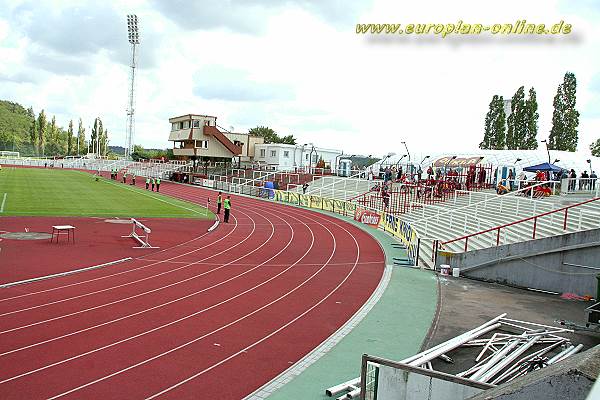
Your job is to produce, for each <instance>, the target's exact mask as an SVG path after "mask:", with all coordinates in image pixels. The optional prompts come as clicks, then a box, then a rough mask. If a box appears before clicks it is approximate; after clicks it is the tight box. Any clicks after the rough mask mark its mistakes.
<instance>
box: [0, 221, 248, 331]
mask: <svg viewBox="0 0 600 400" xmlns="http://www.w3.org/2000/svg"><path fill="white" fill-rule="evenodd" d="M234 219H235V218H234ZM235 221H236V224H235V225H234V229H232V230H231V231H230V232H229V233H227V234H226V235H224V236H223V237H221V238H220V239H219V240H216V241H214V242H211V243H209V244H207V245H205V246H202V247H200V248H197V249H194V250H191V251H188V252H186V253H183V254H180V255H177V256H173V257H171V258H167V259H166V260H162V261H157V262H153V263H150V264H146V265H142V266H141V267H138V268H132V269H129V270H127V271H123V272H118V273H115V274H110V275H106V276H102V277H99V278H94V279H89V280H87V281H82V282H77V283H72V284H69V285H64V286H59V287H57V288H52V289H46V290H42V291H39V292H35V293H28V294H24V295H19V296H14V297H10V298H8V299H4V300H0V302H2V301H5V300H10V299H16V298H19V297H24V296H27V295H32V294H37V293H44V292H49V291H52V290H57V289H62V288H65V287H70V286H75V285H81V284H84V283H89V282H93V281H96V280H100V279H106V278H109V277H112V276H117V275H121V274H126V273H129V272H133V271H138V270H142V269H145V268H148V267H152V266H154V265H159V264H162V263H165V262H167V261H171V260H174V259H177V258H180V257H184V256H186V255H189V254H192V253H195V252H198V251H200V250H202V249H204V248H206V247H209V246H211V245H213V244H215V243H218V242H220V241H221V240H224V239H225V238H227V236H229V235H231V234H232V233H233V231H234V230H235V228H236V227H237V219H236V220H235ZM250 234H252V232H250ZM247 239H248V237H247V238H246V239H244V240H247ZM236 246H237V245H236ZM233 247H235V246H233ZM233 247H231V248H233ZM225 251H227V249H225V250H223V251H221V252H219V253H216V254H213V255H212V256H209V257H205V258H202V259H200V260H198V261H196V263H198V262H200V261H205V260H208V259H210V258H212V257H215V256H217V255H220V254H222V253H224V252H225ZM140 261H144V260H143V259H140ZM192 264H195V263H190V264H188V265H187V266H183V267H179V268H175V269H172V270H169V271H165V272H161V273H159V274H156V275H151V276H147V277H145V278H143V279H138V280H134V281H130V282H127V283H125V284H121V285H117V286H111V287H108V288H105V289H102V290H98V291H95V292H89V293H86V294H83V295H79V296H74V297H68V298H66V299H62V300H56V301H53V302H50V303H44V304H39V305H37V306H31V307H28V308H23V309H18V310H14V311H10V312H6V313H3V314H0V317H2V316H5V315H9V314H14V313H19V312H24V311H28V310H32V309H35V308H40V307H45V306H49V305H52V304H57V303H62V302H65V301H69V300H75V299H78V298H82V297H86V296H91V295H94V294H97V293H101V292H105V291H108V290H112V289H116V288H120V287H123V286H127V285H131V284H133V283H136V282H141V281H144V280H147V279H152V278H155V277H158V276H161V275H165V274H169V273H171V272H175V271H178V270H180V269H184V268H187V267H188V266H190V265H192ZM2 333H4V332H0V334H2Z"/></svg>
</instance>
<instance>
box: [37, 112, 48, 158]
mask: <svg viewBox="0 0 600 400" xmlns="http://www.w3.org/2000/svg"><path fill="white" fill-rule="evenodd" d="M37 122H38V123H37V126H38V153H39V154H41V155H42V156H43V155H44V144H45V143H46V142H45V140H46V129H47V127H46V124H47V120H46V113H44V110H42V111H40V113H39V114H38V119H37Z"/></svg>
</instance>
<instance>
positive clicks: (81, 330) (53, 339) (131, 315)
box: [0, 214, 310, 357]
mask: <svg viewBox="0 0 600 400" xmlns="http://www.w3.org/2000/svg"><path fill="white" fill-rule="evenodd" d="M272 215H275V214H272ZM276 217H277V218H280V219H282V220H283V218H281V217H278V216H276ZM292 218H293V219H296V218H294V217H292ZM296 220H297V221H299V222H301V223H302V221H300V220H298V219H296ZM288 226H289V228H290V230H291V232H292V236H291V238H290V240H289V241H288V243H287V244H286V245H285V246H284V247H283V248H282V249H281V250H280V251H279V252H277V254H275V255H274V256H272V257H271V258H269V259H268V260H266V261H265V262H263V263H261V264H259V265H256V266H255V267H254V268H251V269H249V270H247V271H245V272H243V273H240V274H238V275H235V276H233V277H231V278H229V279H227V280H225V281H222V282H219V283H218V284H215V285H213V286H209V287H207V288H204V289H201V290H198V291H196V292H193V293H190V294H188V295H186V296H183V297H179V298H177V299H174V300H171V301H169V302H166V303H162V304H158V305H156V306H154V307H151V308H148V309H145V310H141V311H138V312H135V313H133V314H129V315H124V316H122V317H119V318H117V319H114V320H111V321H106V322H104V323H102V324H99V325H94V326H90V327H88V328H85V329H80V330H78V331H74V332H71V333H68V334H65V335H62V336H58V337H54V338H51V339H47V340H44V341H41V342H38V343H33V344H31V345H27V346H24V347H21V348H17V349H13V350H9V351H6V352H4V353H0V357H1V356H5V355H7V354H11V353H15V352H18V351H21V350H25V349H29V348H31V347H36V346H39V345H42V344H45V343H49V342H52V341H55V340H58V339H62V338H65V337H68V336H73V335H76V334H79V333H82V332H86V331H90V330H92V329H95V328H98V327H101V326H105V325H109V324H111V323H114V322H117V321H121V320H124V319H127V318H130V317H133V316H137V315H140V314H143V313H145V312H148V311H152V310H155V309H158V308H161V307H163V306H166V305H169V304H172V303H176V302H178V301H180V300H184V299H186V298H189V297H192V296H195V295H197V294H199V293H202V292H205V291H208V290H210V289H213V288H215V287H217V286H220V285H223V284H225V283H227V282H229V281H232V280H234V279H236V278H239V277H240V276H243V275H245V274H247V273H249V272H251V271H253V270H255V269H257V268H260V267H261V266H262V265H263V264H266V263H267V262H269V261H271V260H272V259H274V258H275V257H277V256H278V255H280V254H281V253H282V252H283V251H284V250H286V249H287V248H288V247H289V246H290V245H291V243H292V241H293V239H294V228H293V227H292V226H291V225H289V224H288ZM307 227H308V226H307ZM309 229H310V228H309ZM274 233H275V229H274V228H273V231H272V232H271V236H270V237H269V239H270V238H271V237H273V235H274ZM267 242H268V240H266V241H265V243H263V245H261V246H260V247H263V246H264V245H265V244H266V243H267ZM260 247H258V248H256V249H254V250H253V251H251V252H249V253H247V254H245V255H243V256H241V257H238V258H237V259H235V260H233V261H231V262H229V263H227V264H224V265H222V266H221V268H222V267H225V266H227V265H230V264H234V263H235V261H237V260H240V259H242V258H244V257H247V256H249V255H250V254H252V253H254V252H255V251H257V250H259V249H260ZM234 265H235V264H234ZM253 265H255V264H253ZM288 269H289V268H288ZM213 271H214V270H213ZM285 271H287V269H286V270H284V271H282V272H280V273H279V275H280V274H282V273H283V272H285ZM193 278H194V277H192V278H189V279H187V280H190V279H193ZM182 282H185V281H182ZM178 283H181V282H176V283H174V284H171V285H167V286H162V287H160V288H157V289H154V290H151V291H150V292H154V291H157V290H161V289H163V288H167V287H169V286H174V285H176V284H178ZM147 293H149V292H145V293H141V294H138V295H134V296H131V297H128V298H123V299H119V300H116V301H113V302H110V303H106V304H102V305H100V306H97V307H93V308H90V309H87V310H80V311H77V312H74V313H72V314H68V315H63V316H60V317H57V318H56V319H59V318H63V317H65V316H70V315H74V314H79V313H81V312H85V311H89V310H93V309H96V308H101V307H104V306H108V305H112V304H116V303H119V302H121V301H125V300H129V299H132V298H135V297H138V296H140V295H143V294H147ZM2 333H4V332H2Z"/></svg>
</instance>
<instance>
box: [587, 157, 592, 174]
mask: <svg viewBox="0 0 600 400" xmlns="http://www.w3.org/2000/svg"><path fill="white" fill-rule="evenodd" d="M586 161H587V163H588V164H590V174H591V173H592V159H587V160H586Z"/></svg>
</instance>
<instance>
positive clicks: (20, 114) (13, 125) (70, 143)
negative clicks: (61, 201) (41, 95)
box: [0, 100, 109, 157]
mask: <svg viewBox="0 0 600 400" xmlns="http://www.w3.org/2000/svg"><path fill="white" fill-rule="evenodd" d="M108 143H109V140H108V130H106V129H104V127H103V124H102V120H101V119H100V118H96V119H95V120H94V126H93V128H92V131H91V135H90V138H89V140H86V129H85V127H84V124H83V121H82V119H81V118H79V121H78V126H77V132H75V127H74V124H73V120H71V121H69V126H68V127H67V129H64V128H63V127H61V126H58V125H57V123H56V117H55V116H52V117H51V118H49V116H48V115H47V114H46V112H45V111H44V110H41V111H40V112H39V114H37V116H36V114H35V112H34V111H33V108H32V107H29V108H28V109H25V108H24V107H23V106H22V105H20V104H18V103H14V102H10V101H5V100H0V150H8V151H18V152H20V153H21V154H22V155H29V156H40V157H43V156H75V155H84V154H87V153H88V152H90V153H98V154H100V155H104V156H106V155H108V152H109V146H108Z"/></svg>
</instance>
